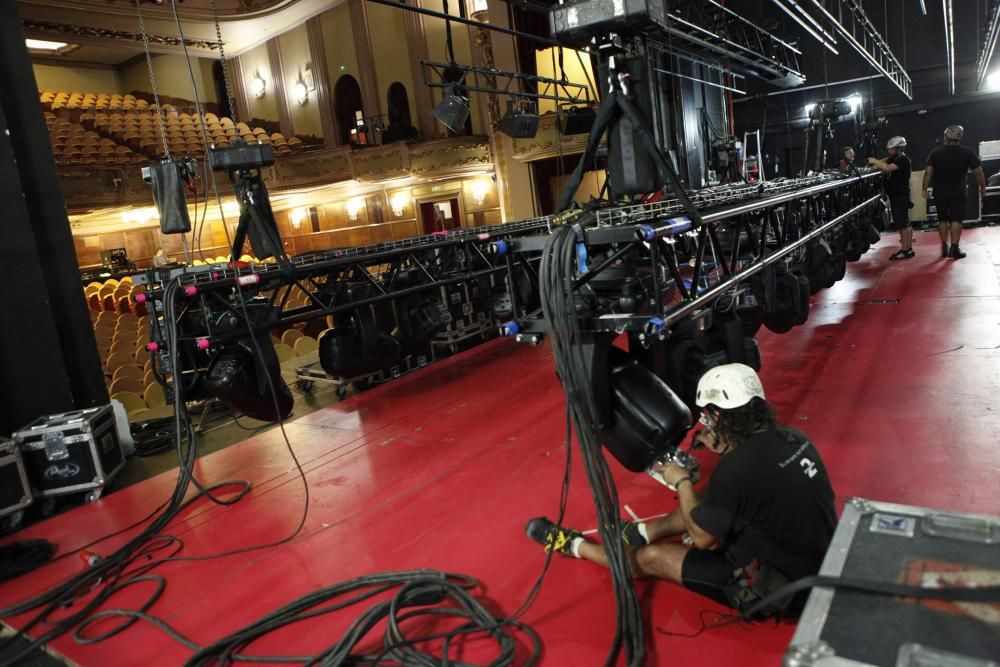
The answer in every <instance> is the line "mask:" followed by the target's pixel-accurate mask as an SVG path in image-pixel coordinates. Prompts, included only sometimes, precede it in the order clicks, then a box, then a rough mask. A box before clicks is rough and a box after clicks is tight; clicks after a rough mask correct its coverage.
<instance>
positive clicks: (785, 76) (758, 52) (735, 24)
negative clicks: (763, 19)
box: [654, 0, 805, 87]
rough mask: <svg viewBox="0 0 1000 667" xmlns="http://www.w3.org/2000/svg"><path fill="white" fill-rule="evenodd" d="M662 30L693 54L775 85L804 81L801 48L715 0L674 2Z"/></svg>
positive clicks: (788, 84) (792, 84) (794, 83)
mask: <svg viewBox="0 0 1000 667" xmlns="http://www.w3.org/2000/svg"><path fill="white" fill-rule="evenodd" d="M707 26H710V27H707ZM662 29H663V30H664V31H665V32H666V33H667V34H668V35H669V36H670V37H671V42H673V39H679V40H681V42H682V43H683V44H684V47H685V49H686V50H688V51H694V52H695V54H696V55H700V56H702V57H707V58H711V59H718V60H720V61H721V62H720V64H726V65H727V66H728V67H731V68H735V69H738V70H739V71H741V72H744V73H746V74H749V75H752V76H757V77H760V78H762V79H766V80H768V81H771V82H772V83H775V84H776V85H781V86H786V87H788V86H795V85H799V84H801V83H802V82H804V81H805V77H804V76H803V75H802V72H801V68H800V65H799V56H800V55H802V52H801V51H799V50H798V49H797V48H795V47H794V46H792V45H791V44H788V43H787V42H785V41H783V40H781V39H779V38H778V37H775V36H774V35H772V34H771V33H769V32H767V31H766V30H764V29H762V28H760V27H758V26H757V25H756V24H754V23H752V22H750V21H749V20H747V19H745V18H743V17H742V16H740V15H739V14H737V13H735V12H733V11H732V10H730V9H728V8H727V7H725V6H723V5H722V4H720V3H718V2H716V1H715V0H704V1H703V2H684V3H674V6H673V7H670V9H669V12H668V14H667V18H666V24H665V25H663V26H662ZM654 38H655V36H654ZM671 45H676V44H671Z"/></svg>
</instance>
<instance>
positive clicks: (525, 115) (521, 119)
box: [497, 102, 540, 139]
mask: <svg viewBox="0 0 1000 667" xmlns="http://www.w3.org/2000/svg"><path fill="white" fill-rule="evenodd" d="M539 120H540V118H539V117H538V114H537V113H535V109H534V106H532V108H531V109H526V108H524V107H519V106H515V104H514V103H513V102H508V103H507V113H505V114H504V115H503V118H501V119H500V122H499V123H497V130H499V131H500V132H503V133H504V134H506V135H507V136H508V137H510V138H511V139H531V138H533V137H534V136H535V135H536V134H537V133H538V121H539Z"/></svg>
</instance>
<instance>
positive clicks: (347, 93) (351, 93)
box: [333, 74, 361, 144]
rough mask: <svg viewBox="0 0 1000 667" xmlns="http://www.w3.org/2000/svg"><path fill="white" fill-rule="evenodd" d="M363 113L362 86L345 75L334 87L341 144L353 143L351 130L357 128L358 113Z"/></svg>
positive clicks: (335, 110)
mask: <svg viewBox="0 0 1000 667" xmlns="http://www.w3.org/2000/svg"><path fill="white" fill-rule="evenodd" d="M358 111H361V86H359V85H358V81H357V79H355V78H354V77H353V76H351V75H350V74H345V75H343V76H342V77H340V78H339V79H337V83H336V85H334V87H333V115H334V116H335V117H336V119H337V130H338V131H339V132H340V143H341V144H349V143H351V130H352V129H353V128H354V127H355V126H356V123H355V118H356V113H357V112H358Z"/></svg>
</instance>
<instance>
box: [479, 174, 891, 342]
mask: <svg viewBox="0 0 1000 667" xmlns="http://www.w3.org/2000/svg"><path fill="white" fill-rule="evenodd" d="M690 197H691V199H692V201H693V203H694V205H695V206H696V207H697V208H698V210H699V213H701V215H702V225H701V226H698V227H695V226H694V225H693V223H692V221H691V220H690V218H688V217H687V216H686V215H685V213H684V208H683V206H682V205H681V204H680V202H679V201H677V200H676V199H665V200H662V201H659V202H656V203H651V204H637V205H633V206H619V207H611V208H606V209H596V210H593V211H590V210H586V209H583V210H576V211H571V212H569V213H566V214H562V215H561V216H556V217H555V218H554V222H557V223H559V224H570V225H580V230H579V231H578V236H581V237H582V238H583V239H584V240H583V246H584V249H585V253H586V256H587V257H589V258H591V260H592V261H590V265H589V266H588V268H587V270H586V271H582V270H580V268H582V267H580V268H577V273H576V276H577V277H576V279H575V282H574V283H573V289H574V290H575V292H576V293H577V295H578V297H579V299H580V301H579V303H580V304H588V305H581V313H582V314H581V321H580V329H581V330H582V331H603V332H617V333H622V332H626V331H629V332H639V333H642V334H644V335H652V336H655V337H659V338H660V339H661V340H663V339H665V337H667V336H669V333H670V329H671V327H672V326H674V325H675V324H677V323H679V322H681V321H682V320H685V319H693V320H697V319H698V318H699V317H700V316H701V315H702V314H704V313H705V312H708V311H709V310H710V309H711V307H712V305H713V303H714V302H715V301H716V299H718V298H719V297H721V296H723V295H727V294H730V295H734V294H736V293H737V291H738V290H739V289H741V288H742V287H744V286H745V285H746V284H747V280H748V279H749V278H751V277H752V276H754V275H755V274H757V273H760V272H761V271H763V270H764V269H766V268H768V267H771V266H776V265H783V266H786V267H787V266H790V265H792V264H795V263H801V262H803V261H804V259H805V255H806V253H807V244H809V243H811V242H813V241H815V240H817V239H819V238H820V237H822V238H823V239H824V240H826V241H827V242H828V243H829V244H830V246H831V247H832V248H834V249H835V250H836V249H838V248H842V247H843V246H844V245H845V244H846V243H849V242H851V241H850V239H851V238H856V237H857V235H858V234H861V233H863V232H862V229H861V227H860V225H867V224H869V221H870V220H871V219H872V216H874V215H877V214H879V213H878V212H879V210H880V209H879V208H878V207H879V206H880V201H881V197H882V194H881V179H880V178H879V177H878V174H877V173H867V174H863V175H861V176H853V177H841V176H835V175H832V174H826V175H820V176H816V177H810V178H799V179H783V180H777V181H771V182H768V183H765V184H759V185H737V186H719V187H717V188H709V189H707V190H700V191H697V192H694V193H691V194H690ZM546 239H547V237H545V236H536V237H522V238H517V239H513V240H512V241H511V242H509V243H507V244H506V245H505V246H503V248H502V251H503V252H506V253H511V254H514V255H520V254H525V255H528V256H534V255H537V254H538V253H540V252H541V251H542V249H543V248H544V247H545V243H546ZM863 247H864V248H868V244H867V241H865V242H864V246H863ZM493 250H494V252H500V250H499V249H497V248H494V249H493ZM626 283H628V284H630V285H631V289H632V291H633V294H634V301H635V303H637V304H638V305H637V306H636V307H635V308H633V309H632V310H628V309H624V312H623V308H622V307H621V304H622V303H629V299H625V300H624V301H623V300H622V298H621V296H620V295H619V294H618V293H617V292H616V291H615V290H616V289H618V288H619V287H620V286H623V285H625V284H626ZM595 286H596V287H595ZM594 304H601V305H597V306H594ZM548 330H549V327H548V325H547V323H546V322H545V321H544V319H542V318H540V317H533V318H529V319H527V320H524V321H517V322H515V323H513V325H512V326H508V327H507V331H506V333H510V334H514V333H516V334H517V336H518V340H529V341H531V342H532V343H537V342H538V341H539V340H540V338H541V337H543V336H544V335H545V334H546V332H547V331H548Z"/></svg>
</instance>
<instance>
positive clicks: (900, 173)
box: [885, 153, 913, 197]
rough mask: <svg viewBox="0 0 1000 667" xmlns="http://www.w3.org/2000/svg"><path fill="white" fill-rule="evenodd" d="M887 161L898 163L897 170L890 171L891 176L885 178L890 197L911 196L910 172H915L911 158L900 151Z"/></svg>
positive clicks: (886, 189) (887, 192)
mask: <svg viewBox="0 0 1000 667" xmlns="http://www.w3.org/2000/svg"><path fill="white" fill-rule="evenodd" d="M886 163H887V164H894V165H896V171H890V172H889V177H888V178H887V179H886V180H885V193H886V194H887V195H889V196H890V197H902V196H904V195H906V196H909V194H910V174H911V173H912V172H913V167H912V166H911V164H910V158H909V157H907V156H906V155H904V154H903V153H900V154H898V155H897V156H896V157H891V158H889V159H887V160H886Z"/></svg>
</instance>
